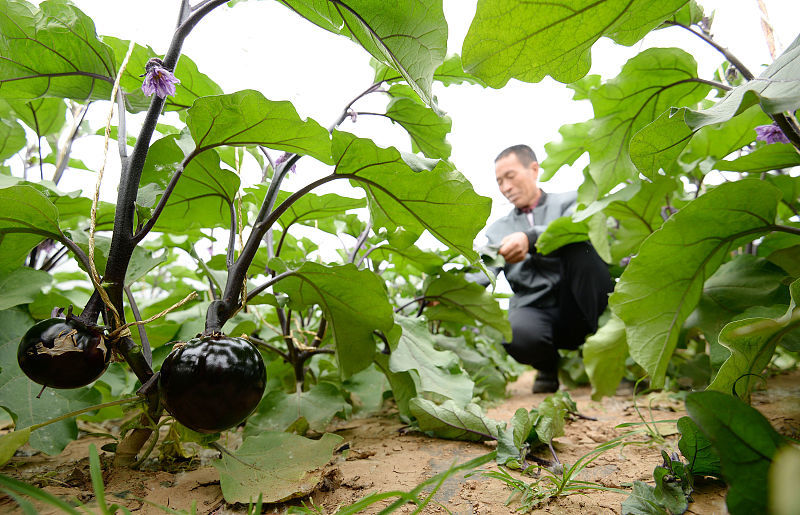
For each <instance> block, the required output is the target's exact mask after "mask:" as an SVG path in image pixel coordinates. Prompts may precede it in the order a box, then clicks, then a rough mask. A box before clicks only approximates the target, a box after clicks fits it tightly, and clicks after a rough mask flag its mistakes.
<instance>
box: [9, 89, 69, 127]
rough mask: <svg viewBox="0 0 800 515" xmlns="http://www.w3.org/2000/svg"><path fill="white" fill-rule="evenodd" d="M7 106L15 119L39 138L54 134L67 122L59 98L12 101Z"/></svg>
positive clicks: (63, 105)
mask: <svg viewBox="0 0 800 515" xmlns="http://www.w3.org/2000/svg"><path fill="white" fill-rule="evenodd" d="M0 92H2V90H1V89H0ZM9 104H10V105H11V107H12V108H13V109H14V112H15V113H16V115H17V117H19V119H20V120H22V121H23V122H24V123H25V125H27V126H28V127H30V129H31V130H32V131H33V132H35V133H36V134H37V135H38V136H40V137H44V136H47V135H51V134H53V135H54V134H56V133H57V132H58V131H59V130H61V128H62V127H63V126H64V124H65V123H66V121H67V117H66V113H67V104H66V103H65V102H64V100H63V99H60V98H38V99H36V100H31V101H30V102H24V101H13V100H12V101H10V102H9Z"/></svg>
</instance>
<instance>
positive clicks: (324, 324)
mask: <svg viewBox="0 0 800 515" xmlns="http://www.w3.org/2000/svg"><path fill="white" fill-rule="evenodd" d="M327 328H328V319H326V318H323V319H322V320H320V321H319V328H317V334H315V335H314V339H313V340H311V346H312V347H319V346H320V344H321V343H322V339H323V338H324V337H325V330H326V329H327Z"/></svg>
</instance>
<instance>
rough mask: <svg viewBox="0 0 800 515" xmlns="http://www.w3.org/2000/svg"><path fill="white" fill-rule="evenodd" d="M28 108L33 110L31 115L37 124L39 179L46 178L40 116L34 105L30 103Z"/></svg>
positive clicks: (35, 128)
mask: <svg viewBox="0 0 800 515" xmlns="http://www.w3.org/2000/svg"><path fill="white" fill-rule="evenodd" d="M28 109H30V110H31V116H33V124H34V125H35V126H36V127H34V130H35V131H36V137H37V142H36V146H37V147H38V149H39V180H42V181H43V180H44V163H43V162H42V134H41V132H39V118H38V117H37V116H36V110H35V109H34V108H33V106H32V105H31V104H30V103H28Z"/></svg>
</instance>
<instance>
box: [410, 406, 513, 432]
mask: <svg viewBox="0 0 800 515" xmlns="http://www.w3.org/2000/svg"><path fill="white" fill-rule="evenodd" d="M409 408H410V409H411V414H412V415H413V416H414V418H416V419H417V425H418V426H419V428H420V429H421V430H422V431H425V432H428V433H431V434H433V435H435V436H437V437H439V438H445V439H447V440H465V441H468V442H482V441H484V440H497V437H498V435H499V434H500V432H501V431H502V430H503V429H505V424H504V423H503V422H497V421H496V420H492V419H490V418H488V417H487V416H486V415H484V414H483V412H482V411H481V407H480V406H478V405H477V404H468V405H467V406H464V407H460V406H459V405H458V404H457V403H455V402H453V401H452V400H447V401H445V402H444V403H442V404H441V405H437V404H436V403H435V402H432V401H429V400H427V399H423V398H420V397H415V398H413V399H411V401H410V402H409Z"/></svg>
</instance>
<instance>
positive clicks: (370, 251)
mask: <svg viewBox="0 0 800 515" xmlns="http://www.w3.org/2000/svg"><path fill="white" fill-rule="evenodd" d="M379 248H380V245H373V246H371V247H370V248H368V249H367V251H366V252H364V254H362V255H361V258H360V259H359V260H358V263H356V266H357V267H358V268H361V265H362V264H363V263H364V261H365V260H366V259H367V258H368V257H369V255H370V254H372V252H373V251H375V250H378V249H379Z"/></svg>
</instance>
